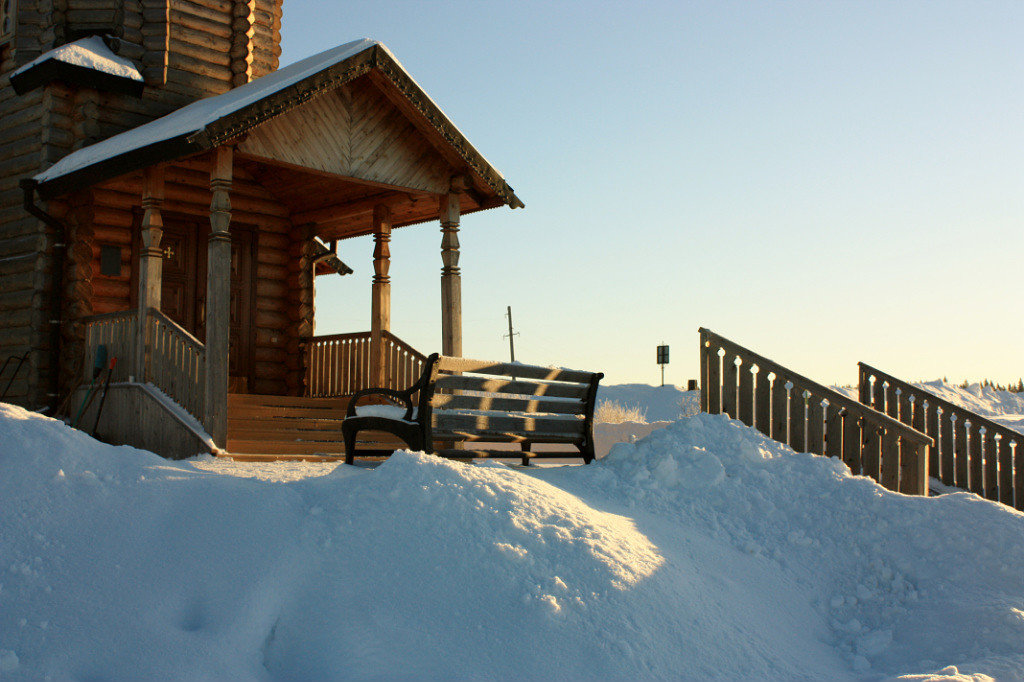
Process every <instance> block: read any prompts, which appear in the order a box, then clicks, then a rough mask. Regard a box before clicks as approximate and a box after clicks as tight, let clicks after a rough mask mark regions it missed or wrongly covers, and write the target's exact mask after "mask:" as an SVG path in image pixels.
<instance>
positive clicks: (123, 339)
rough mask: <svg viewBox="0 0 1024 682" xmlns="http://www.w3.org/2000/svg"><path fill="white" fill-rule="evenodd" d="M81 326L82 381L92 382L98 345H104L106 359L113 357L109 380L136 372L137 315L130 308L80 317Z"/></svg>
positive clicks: (116, 379)
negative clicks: (83, 341) (83, 342)
mask: <svg viewBox="0 0 1024 682" xmlns="http://www.w3.org/2000/svg"><path fill="white" fill-rule="evenodd" d="M82 322H83V324H84V325H85V358H84V360H85V361H84V363H83V364H82V382H83V383H85V384H89V383H92V381H93V366H94V364H95V362H96V352H97V351H98V350H99V347H100V346H106V347H107V358H108V359H112V358H117V364H116V365H115V366H114V373H113V374H112V375H111V377H110V380H111V381H117V382H120V381H128V380H129V378H134V377H136V376H137V375H138V371H137V370H136V367H135V365H136V350H137V348H138V338H139V332H138V329H139V316H138V313H136V312H135V311H134V310H122V311H119V312H116V313H107V314H105V315H94V316H92V317H87V318H85V319H84V320H82Z"/></svg>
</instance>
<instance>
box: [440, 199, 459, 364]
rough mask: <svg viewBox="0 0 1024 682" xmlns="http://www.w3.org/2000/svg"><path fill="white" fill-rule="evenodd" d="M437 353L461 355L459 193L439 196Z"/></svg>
mask: <svg viewBox="0 0 1024 682" xmlns="http://www.w3.org/2000/svg"><path fill="white" fill-rule="evenodd" d="M440 212H441V262H442V264H443V267H442V268H441V352H442V353H443V354H444V355H452V356H455V357H461V356H462V276H461V275H460V274H459V194H458V192H455V191H452V192H449V193H448V194H442V195H441V211H440Z"/></svg>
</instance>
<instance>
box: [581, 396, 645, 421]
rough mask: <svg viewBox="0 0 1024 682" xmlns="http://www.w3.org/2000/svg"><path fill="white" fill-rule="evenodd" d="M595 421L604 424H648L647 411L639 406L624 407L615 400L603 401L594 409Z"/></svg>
mask: <svg viewBox="0 0 1024 682" xmlns="http://www.w3.org/2000/svg"><path fill="white" fill-rule="evenodd" d="M594 421H595V422H598V423H602V424H621V423H622V422H637V423H640V424H646V423H647V410H646V409H643V408H641V407H640V406H639V405H622V404H620V403H617V402H615V401H614V400H602V401H601V402H599V403H598V404H597V407H596V408H595V409H594Z"/></svg>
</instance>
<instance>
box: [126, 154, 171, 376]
mask: <svg viewBox="0 0 1024 682" xmlns="http://www.w3.org/2000/svg"><path fill="white" fill-rule="evenodd" d="M163 201H164V169H163V166H150V167H149V168H147V169H146V171H145V174H144V175H143V178H142V210H143V211H144V213H143V214H142V232H141V235H140V237H141V239H142V247H141V248H140V249H139V296H138V300H139V307H138V313H139V322H138V338H137V340H136V345H135V357H134V358H133V362H134V363H135V367H134V368H133V373H134V374H135V378H136V380H137V381H139V382H140V383H145V381H146V375H147V372H146V364H147V355H148V350H149V349H148V345H149V344H148V343H147V335H146V326H147V325H146V321H147V319H148V317H149V309H150V308H156V309H157V310H159V309H160V290H161V285H162V278H163V269H164V253H163V251H161V250H160V240H161V239H163V236H164V221H163V217H162V216H161V215H160V206H161V205H162V204H163Z"/></svg>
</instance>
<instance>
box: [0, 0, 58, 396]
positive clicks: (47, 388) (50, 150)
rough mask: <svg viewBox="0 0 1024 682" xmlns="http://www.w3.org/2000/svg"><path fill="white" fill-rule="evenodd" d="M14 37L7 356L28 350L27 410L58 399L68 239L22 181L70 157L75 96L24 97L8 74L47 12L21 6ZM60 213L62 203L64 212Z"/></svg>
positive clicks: (3, 160)
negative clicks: (60, 286) (60, 284)
mask: <svg viewBox="0 0 1024 682" xmlns="http://www.w3.org/2000/svg"><path fill="white" fill-rule="evenodd" d="M18 9H19V12H18V18H19V25H18V28H17V29H16V36H15V42H13V43H10V42H9V43H6V44H4V45H0V121H3V125H0V361H2V359H3V358H6V357H7V356H9V355H19V356H20V355H21V354H22V353H25V352H26V351H29V355H28V359H27V361H26V363H25V365H24V366H23V367H22V369H21V371H20V372H19V374H18V376H17V378H16V379H15V381H14V383H12V385H11V389H10V391H9V392H8V395H7V398H6V399H7V400H9V401H11V402H15V403H19V404H22V405H26V406H28V407H41V406H43V405H46V404H48V403H52V402H55V399H53V396H52V394H55V393H56V392H57V390H58V387H57V385H56V384H55V383H54V381H55V378H56V377H55V374H56V366H57V362H56V359H55V358H54V357H53V352H54V341H55V336H54V333H53V330H54V327H55V325H53V324H51V320H53V319H55V318H56V317H57V316H56V315H55V314H54V309H53V305H54V298H53V285H54V282H55V277H54V275H55V270H54V267H55V263H56V262H57V261H56V259H55V257H54V255H53V254H54V250H55V249H56V248H58V247H57V245H58V244H61V243H63V241H64V238H63V235H61V234H60V233H59V232H58V231H57V230H55V229H54V228H52V227H49V226H47V225H45V224H44V223H42V222H40V221H38V220H37V219H36V218H34V217H33V216H31V215H30V214H29V213H27V212H26V211H25V210H24V208H23V207H22V196H23V195H22V191H21V189H20V187H19V186H18V183H19V181H20V180H21V179H22V178H25V177H30V176H32V175H33V174H35V173H37V172H39V171H40V170H42V169H43V168H44V167H46V166H48V165H49V164H50V163H52V162H53V161H56V160H57V159H59V158H61V157H63V156H64V155H65V154H67V153H68V152H69V151H70V150H71V148H72V145H73V143H74V135H73V132H71V129H72V123H71V117H72V113H73V111H74V104H75V102H74V93H73V92H72V91H70V90H69V89H67V88H65V87H63V86H59V85H54V86H52V87H50V88H47V89H45V90H36V91H33V92H29V93H26V94H25V95H20V96H19V95H17V94H15V92H14V89H13V88H12V87H11V85H10V80H9V78H8V74H9V73H10V72H11V71H13V70H14V69H15V68H17V66H18V65H19V64H21V63H24V62H25V61H27V60H28V59H30V58H32V57H33V55H38V54H39V53H40V51H41V50H40V48H41V42H40V41H41V40H43V39H45V38H46V37H47V35H48V34H47V32H46V30H45V27H46V17H45V16H43V15H41V14H40V13H39V12H38V11H37V8H36V7H35V6H34V5H33V4H30V3H28V2H26V3H21V4H19V8H18ZM57 210H59V208H58V209H57Z"/></svg>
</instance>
